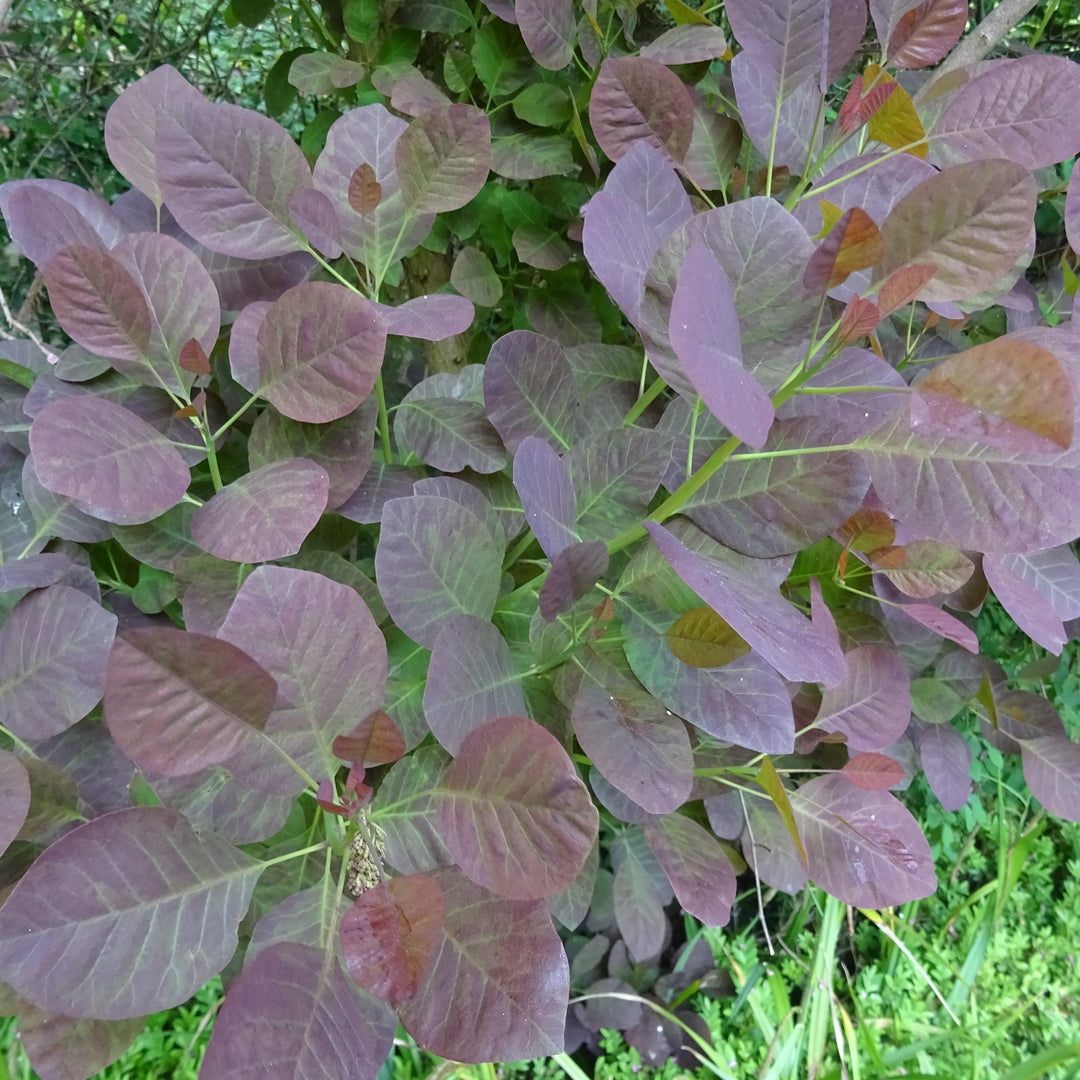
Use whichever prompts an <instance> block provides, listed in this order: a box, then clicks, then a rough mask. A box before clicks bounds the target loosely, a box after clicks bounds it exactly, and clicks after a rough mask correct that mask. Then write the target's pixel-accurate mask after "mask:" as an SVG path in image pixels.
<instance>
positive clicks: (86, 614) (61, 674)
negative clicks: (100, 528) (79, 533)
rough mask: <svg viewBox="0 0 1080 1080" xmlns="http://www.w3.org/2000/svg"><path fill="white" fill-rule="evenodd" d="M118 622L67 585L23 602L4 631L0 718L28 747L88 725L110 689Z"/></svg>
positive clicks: (0, 635)
mask: <svg viewBox="0 0 1080 1080" xmlns="http://www.w3.org/2000/svg"><path fill="white" fill-rule="evenodd" d="M115 633H116V616H115V615H113V614H112V613H111V612H108V611H106V610H105V609H104V608H102V606H101V605H100V604H98V603H96V602H95V601H93V600H92V599H90V597H88V596H87V595H86V594H85V593H82V592H79V591H78V590H77V589H73V588H71V587H70V586H68V585H50V586H49V587H48V588H47V589H41V590H38V591H34V592H32V593H30V595H28V596H25V597H23V599H22V600H20V601H19V602H18V603H17V604H16V605H15V608H14V610H13V611H12V612H11V614H10V615H9V616H8V619H7V621H6V622H5V623H4V625H3V626H2V627H0V716H3V718H4V719H3V723H4V726H5V727H7V728H8V729H9V730H11V731H12V732H14V733H15V734H16V735H18V736H19V737H20V738H23V739H31V740H38V739H46V738H48V737H49V736H50V735H57V734H59V733H60V732H61V731H64V730H65V729H66V728H69V727H71V725H72V724H74V723H76V722H77V721H79V720H81V719H82V718H83V717H84V716H85V715H86V714H87V713H88V712H89V711H90V710H91V709H92V708H93V707H94V706H95V705H96V704H97V703H98V702H99V701H100V700H101V695H102V692H103V691H104V689H105V665H106V663H107V662H108V658H109V650H110V649H111V648H112V644H113V637H114V635H115Z"/></svg>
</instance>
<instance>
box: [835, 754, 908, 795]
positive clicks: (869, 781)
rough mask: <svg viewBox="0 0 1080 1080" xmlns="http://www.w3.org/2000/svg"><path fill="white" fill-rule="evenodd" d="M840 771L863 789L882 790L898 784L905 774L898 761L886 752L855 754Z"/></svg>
mask: <svg viewBox="0 0 1080 1080" xmlns="http://www.w3.org/2000/svg"><path fill="white" fill-rule="evenodd" d="M840 771H841V772H842V773H843V774H844V776H846V777H847V778H848V779H849V780H850V781H851V782H852V783H853V784H854V785H855V786H856V787H857V788H860V789H862V790H863V791H883V790H884V789H885V788H891V787H892V786H893V785H894V784H899V783H900V781H902V780H903V779H904V776H905V775H906V774H905V772H904V766H903V765H901V764H900V762H898V761H894V760H893V759H892V758H891V757H889V756H888V755H887V754H873V753H863V754H856V755H855V756H854V757H853V758H850V759H849V760H848V761H847V763H846V764H845V765H844V767H843V768H842V769H841V770H840Z"/></svg>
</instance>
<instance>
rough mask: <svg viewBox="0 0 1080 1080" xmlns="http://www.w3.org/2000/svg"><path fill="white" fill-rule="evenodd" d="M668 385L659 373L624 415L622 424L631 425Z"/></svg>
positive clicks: (624, 425)
mask: <svg viewBox="0 0 1080 1080" xmlns="http://www.w3.org/2000/svg"><path fill="white" fill-rule="evenodd" d="M666 387H667V383H666V382H664V380H663V379H662V378H660V376H659V375H657V377H656V378H655V379H653V381H652V383H651V384H650V385H649V389H648V390H646V391H645V393H644V394H642V395H641V396H640V397H639V398H638V399H637V401H635V402H634V404H633V405H631V406H630V411H629V412H628V413H627V414H626V415H625V416H624V417H623V422H622V426H623V427H630V426H631V425H632V424H633V423H634V421H635V420H637V418H638V417H639V416H640V415H641V414H642V413H643V412H644V411H645V410H646V409H647V408H648V407H649V406H650V405H651V404H652V403H653V402H654V401H655V400H656V399H657V398H658V397H659V396H660V395H661V394H662V393H663V392H664V389H665V388H666Z"/></svg>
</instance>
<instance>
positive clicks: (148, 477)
mask: <svg viewBox="0 0 1080 1080" xmlns="http://www.w3.org/2000/svg"><path fill="white" fill-rule="evenodd" d="M30 450H31V453H32V454H33V457H34V464H35V468H36V472H37V476H38V479H39V480H40V481H41V483H42V484H43V485H44V486H45V487H47V488H48V489H49V490H50V491H53V492H56V493H57V494H59V495H68V496H70V497H71V498H73V499H77V500H78V501H79V503H80V504H81V509H83V510H86V511H88V512H89V513H91V514H93V515H94V516H95V517H99V518H102V519H104V520H105V521H113V522H116V523H117V524H120V525H137V524H140V523H142V522H144V521H150V520H151V519H152V518H155V517H157V516H158V515H159V514H162V513H164V512H165V511H166V510H168V509H169V507H171V506H175V505H176V503H178V502H179V501H180V499H181V498H182V497H183V495H184V493H185V492H186V491H187V486H188V483H189V482H190V479H191V475H190V473H189V472H188V468H187V466H186V465H185V464H184V461H183V458H181V457H180V454H179V452H178V451H177V450H176V448H175V447H174V446H173V445H172V444H171V443H170V442H169V440H168V439H166V438H165V437H164V436H163V435H161V434H160V433H159V432H157V431H155V430H154V428H152V427H151V426H150V425H149V424H148V423H146V421H144V420H140V419H139V417H138V416H136V415H135V414H134V413H133V412H131V411H130V410H129V409H125V408H123V406H121V405H115V404H113V403H112V402H110V401H106V400H103V399H101V398H97V397H91V396H84V397H78V398H70V399H68V400H64V401H54V402H52V403H51V404H49V405H46V406H45V408H44V409H42V410H41V412H39V413H38V415H37V416H36V417H35V418H34V422H33V424H32V426H31V428H30Z"/></svg>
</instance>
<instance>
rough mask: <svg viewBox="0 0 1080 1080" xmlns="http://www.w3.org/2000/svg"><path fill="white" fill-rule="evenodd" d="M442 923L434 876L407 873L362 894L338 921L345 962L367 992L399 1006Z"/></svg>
mask: <svg viewBox="0 0 1080 1080" xmlns="http://www.w3.org/2000/svg"><path fill="white" fill-rule="evenodd" d="M444 925H445V911H444V908H443V894H442V889H441V888H440V886H439V883H438V882H437V881H436V879H435V878H433V877H429V876H428V875H427V874H409V875H406V876H404V877H396V878H391V879H390V880H389V881H388V882H386V883H385V884H384V883H381V882H380V883H379V884H378V885H374V886H372V887H371V888H370V889H368V890H367V891H366V892H364V893H362V894H361V895H360V896H359V897H358V898H357V900H356V902H355V903H354V904H353V906H352V907H351V908H349V910H348V911H347V912H346V913H345V916H344V918H342V920H341V930H340V936H341V949H342V952H343V953H344V955H345V967H346V968H347V970H348V972H349V974H350V975H351V976H352V977H353V979H354V980H355V981H356V982H357V984H359V985H360V986H362V987H363V988H364V989H365V990H367V991H368V993H371V994H375V995H376V997H380V998H382V999H383V1000H384V1001H388V1002H389V1003H390V1004H391V1005H392V1006H394V1008H400V1007H401V1006H402V1005H403V1004H404V1003H406V1002H407V1001H409V1000H410V999H412V998H413V997H414V996H415V994H416V992H417V989H418V988H419V985H420V980H421V978H423V975H424V973H425V971H426V970H427V968H428V965H429V964H430V963H431V961H432V959H433V957H434V955H435V949H436V947H437V946H438V945H439V944H440V939H441V938H442V936H443V927H444Z"/></svg>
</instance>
